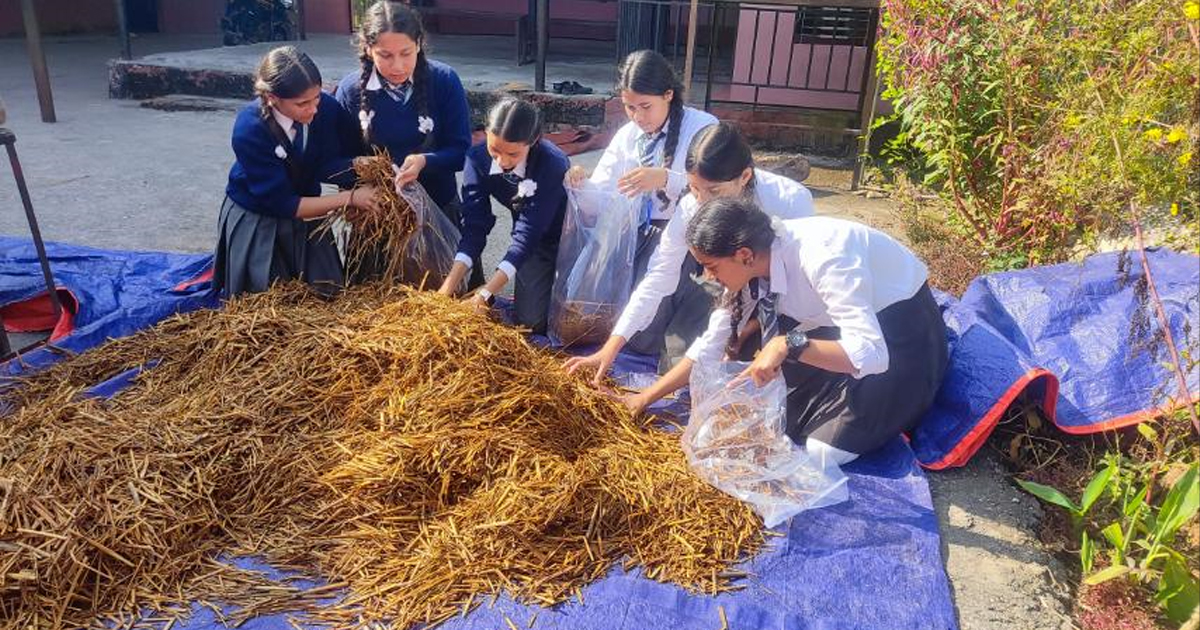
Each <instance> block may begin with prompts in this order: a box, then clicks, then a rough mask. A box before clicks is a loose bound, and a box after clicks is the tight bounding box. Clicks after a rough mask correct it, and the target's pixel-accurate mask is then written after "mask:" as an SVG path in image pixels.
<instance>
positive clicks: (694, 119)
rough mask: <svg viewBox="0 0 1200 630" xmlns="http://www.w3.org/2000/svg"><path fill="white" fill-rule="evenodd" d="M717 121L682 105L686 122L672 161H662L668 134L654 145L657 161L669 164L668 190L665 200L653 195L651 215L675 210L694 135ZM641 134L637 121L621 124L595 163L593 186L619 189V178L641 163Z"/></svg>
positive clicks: (684, 183) (662, 215)
mask: <svg viewBox="0 0 1200 630" xmlns="http://www.w3.org/2000/svg"><path fill="white" fill-rule="evenodd" d="M715 124H717V119H716V117H715V116H713V115H712V114H710V113H708V112H705V111H701V110H699V109H695V108H692V107H684V108H683V122H682V123H680V126H679V144H677V145H675V157H674V158H673V159H672V160H671V163H670V164H662V159H663V153H664V151H665V150H666V138H665V137H664V138H663V140H662V141H660V142H659V143H658V147H657V148H656V149H655V152H656V155H657V158H656V159H657V164H658V165H659V166H665V167H666V168H667V186H666V188H665V189H664V192H665V193H666V194H667V199H668V201H667V203H663V201H662V200H661V199H659V198H658V195H652V196H651V197H652V198H653V202H654V207H653V209H652V210H651V214H650V218H651V219H669V218H671V214H672V213H673V212H674V211H675V204H676V202H678V201H679V198H680V196H682V195H683V189H684V188H685V187H686V186H687V174H686V170H685V169H684V164H686V163H687V152H688V148H689V147H691V146H692V138H694V137H695V136H696V133H697V132H699V131H700V130H701V129H704V128H705V127H707V126H709V125H715ZM670 125H671V121H670V120H668V121H667V123H666V124H665V125H663V128H662V132H661V133H663V134H666V132H667V129H669V128H670ZM641 136H642V130H641V128H639V127H638V126H637V125H636V124H635V123H633V122H632V121H631V122H628V123H625V125H624V126H622V127H621V128H620V129H619V130H618V131H617V134H616V135H615V136H613V139H612V142H609V143H608V148H606V149H605V150H604V155H602V156H601V157H600V162H599V163H598V164H597V165H596V170H595V171H592V176H591V177H590V178H588V182H589V185H590V186H595V187H598V188H602V189H613V190H615V189H616V186H617V180H618V179H621V177H622V176H623V175H625V174H626V173H628V172H629V171H631V170H633V169H635V168H637V167H639V166H641V162H640V161H639V158H640V156H639V155H638V149H637V141H638V138H639V137H641Z"/></svg>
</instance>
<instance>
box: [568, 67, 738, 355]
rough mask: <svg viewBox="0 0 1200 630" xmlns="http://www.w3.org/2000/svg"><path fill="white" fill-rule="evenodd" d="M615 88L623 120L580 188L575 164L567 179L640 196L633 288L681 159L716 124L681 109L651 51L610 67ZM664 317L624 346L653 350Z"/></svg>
mask: <svg viewBox="0 0 1200 630" xmlns="http://www.w3.org/2000/svg"><path fill="white" fill-rule="evenodd" d="M616 91H617V93H618V94H619V95H620V96H621V103H622V104H623V105H624V107H625V114H626V115H627V116H629V120H630V122H628V123H626V124H625V126H623V127H621V129H620V130H619V131H617V134H616V135H615V136H614V137H613V139H612V142H610V143H609V145H608V148H607V149H605V150H604V155H603V156H601V158H600V162H599V164H597V165H596V170H595V171H594V172H593V173H592V175H591V177H589V178H587V182H586V184H585V183H584V179H585V177H586V176H585V173H584V171H583V169H582V168H581V167H578V166H575V167H572V168H571V170H570V171H569V172H568V181H569V182H570V184H571V185H572V186H574V187H579V186H581V185H586V186H588V187H597V188H608V189H611V188H615V189H616V190H617V191H618V192H620V193H622V194H625V195H628V196H629V197H638V198H640V199H641V215H640V224H639V229H638V242H637V249H636V252H635V255H634V284H635V285H636V284H637V283H638V282H640V281H641V279H642V277H643V276H644V275H645V274H646V268H647V265H648V263H649V261H650V256H651V254H653V252H654V250H655V249H657V247H658V243H659V239H660V238H661V237H662V230H663V228H664V227H665V226H666V225H667V220H668V219H670V218H671V215H672V214H673V213H674V211H675V205H676V203H677V202H678V201H679V198H680V197H681V196H682V195H683V190H684V187H685V185H686V183H687V181H686V179H685V177H684V174H683V173H684V161H685V155H684V154H685V153H686V152H687V148H688V147H689V146H691V143H692V138H693V137H694V136H695V135H696V133H697V132H699V131H700V130H701V129H704V128H705V127H708V126H710V125H715V124H716V123H717V119H716V118H715V117H713V115H712V114H709V113H708V112H704V111H700V110H698V109H694V108H692V107H687V106H685V105H684V93H683V84H682V83H681V82H680V80H679V77H678V76H677V75H676V74H675V69H674V68H673V67H672V66H671V64H670V62H668V61H667V60H666V58H664V57H663V56H662V55H660V54H659V53H657V52H655V51H653V50H639V51H637V52H634V53H630V55H629V56H628V57H626V58H625V61H624V62H623V63H622V64H621V67H620V69H619V70H618V75H617V86H616ZM669 320H670V317H669V315H666V316H664V317H663V318H661V321H660V322H658V325H657V326H650V327H648V328H646V329H645V330H643V332H642V333H641V334H639V335H637V336H635V337H634V338H633V339H631V340H629V343H630V344H631V347H632V348H633V349H634V350H636V351H638V352H642V353H644V354H654V353H657V352H659V351H660V350H661V349H662V346H663V335H664V333H665V329H666V326H667V325H668V324H669V323H670V322H669Z"/></svg>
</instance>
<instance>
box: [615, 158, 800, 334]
mask: <svg viewBox="0 0 1200 630" xmlns="http://www.w3.org/2000/svg"><path fill="white" fill-rule="evenodd" d="M754 197H755V199H756V200H757V201H758V206H759V207H760V208H762V209H763V211H764V212H766V213H767V214H769V215H771V216H775V217H779V218H780V219H799V218H802V217H810V216H812V215H813V200H812V193H811V192H809V191H808V189H807V188H805V187H804V186H803V185H802V184H799V183H797V182H794V181H792V180H790V179H788V178H786V177H783V176H780V175H776V174H774V173H769V172H767V171H761V170H758V169H754ZM698 209H699V204H698V203H696V198H695V197H694V196H692V195H687V196H685V197H684V198H683V199H682V200H681V201H680V202H679V211H678V212H676V213H675V214H674V215H673V216H672V217H671V219H670V220H669V221H668V222H667V225H666V227H664V228H663V233H662V238H661V240H659V242H658V248H657V249H655V250H654V253H653V254H652V255H651V257H650V263H649V265H648V266H647V267H646V275H645V277H643V278H642V281H641V282H640V283H638V285H637V288H636V289H634V291H633V295H631V296H630V297H629V303H628V304H626V305H625V310H623V311H621V317H620V319H618V320H617V325H616V326H614V327H613V332H612V334H614V335H616V336H619V337H624V338H625V340H626V341H628V340H629V339H630V338H631V337H633V335H634V334H636V333H638V332H641V331H642V330H645V328H646V327H647V326H649V325H650V322H652V321H654V316H655V314H656V313H658V305H659V304H660V303H662V300H663V298H665V297H667V296H669V295H671V294H673V293H675V289H676V288H677V287H678V286H679V274H680V271H681V267H682V266H683V260H684V259H685V258H686V257H687V254H688V246H687V242H686V240H685V239H684V235H685V233H686V232H687V224H688V222H690V221H691V220H692V217H694V216H696V211H697V210H698Z"/></svg>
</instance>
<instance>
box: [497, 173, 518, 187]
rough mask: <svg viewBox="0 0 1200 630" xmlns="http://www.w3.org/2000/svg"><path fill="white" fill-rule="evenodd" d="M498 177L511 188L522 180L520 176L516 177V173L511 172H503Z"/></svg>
mask: <svg viewBox="0 0 1200 630" xmlns="http://www.w3.org/2000/svg"><path fill="white" fill-rule="evenodd" d="M500 177H503V178H504V181H506V182H508V183H510V184H512V185H513V186H516V185H517V184H520V183H521V180H522V179H524V178H523V177H521V176H520V175H517V174H516V173H514V172H512V171H504V172H503V173H500Z"/></svg>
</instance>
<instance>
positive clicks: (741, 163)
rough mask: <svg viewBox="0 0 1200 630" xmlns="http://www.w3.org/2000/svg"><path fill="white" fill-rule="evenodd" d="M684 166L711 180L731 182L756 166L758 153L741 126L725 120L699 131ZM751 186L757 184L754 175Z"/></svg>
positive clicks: (749, 185)
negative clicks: (743, 133)
mask: <svg viewBox="0 0 1200 630" xmlns="http://www.w3.org/2000/svg"><path fill="white" fill-rule="evenodd" d="M684 166H685V168H687V171H688V172H689V173H695V174H696V175H699V176H700V177H703V178H704V179H706V180H708V181H710V182H731V181H733V180H735V179H737V178H739V177H741V176H742V173H743V172H745V170H746V169H753V168H754V154H753V153H752V152H751V151H750V145H749V144H748V143H747V142H746V138H745V137H744V136H742V134H741V132H740V131H738V130H737V127H734V126H733V125H731V124H729V123H727V122H721V123H717V124H715V125H709V126H707V127H705V128H703V129H701V130H700V131H699V132H697V133H696V136H695V138H693V139H692V146H690V147H688V153H687V161H686V162H685V163H684ZM751 173H753V170H751ZM747 187H748V188H753V187H754V176H753V175H751V176H750V182H749V184H747Z"/></svg>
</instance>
